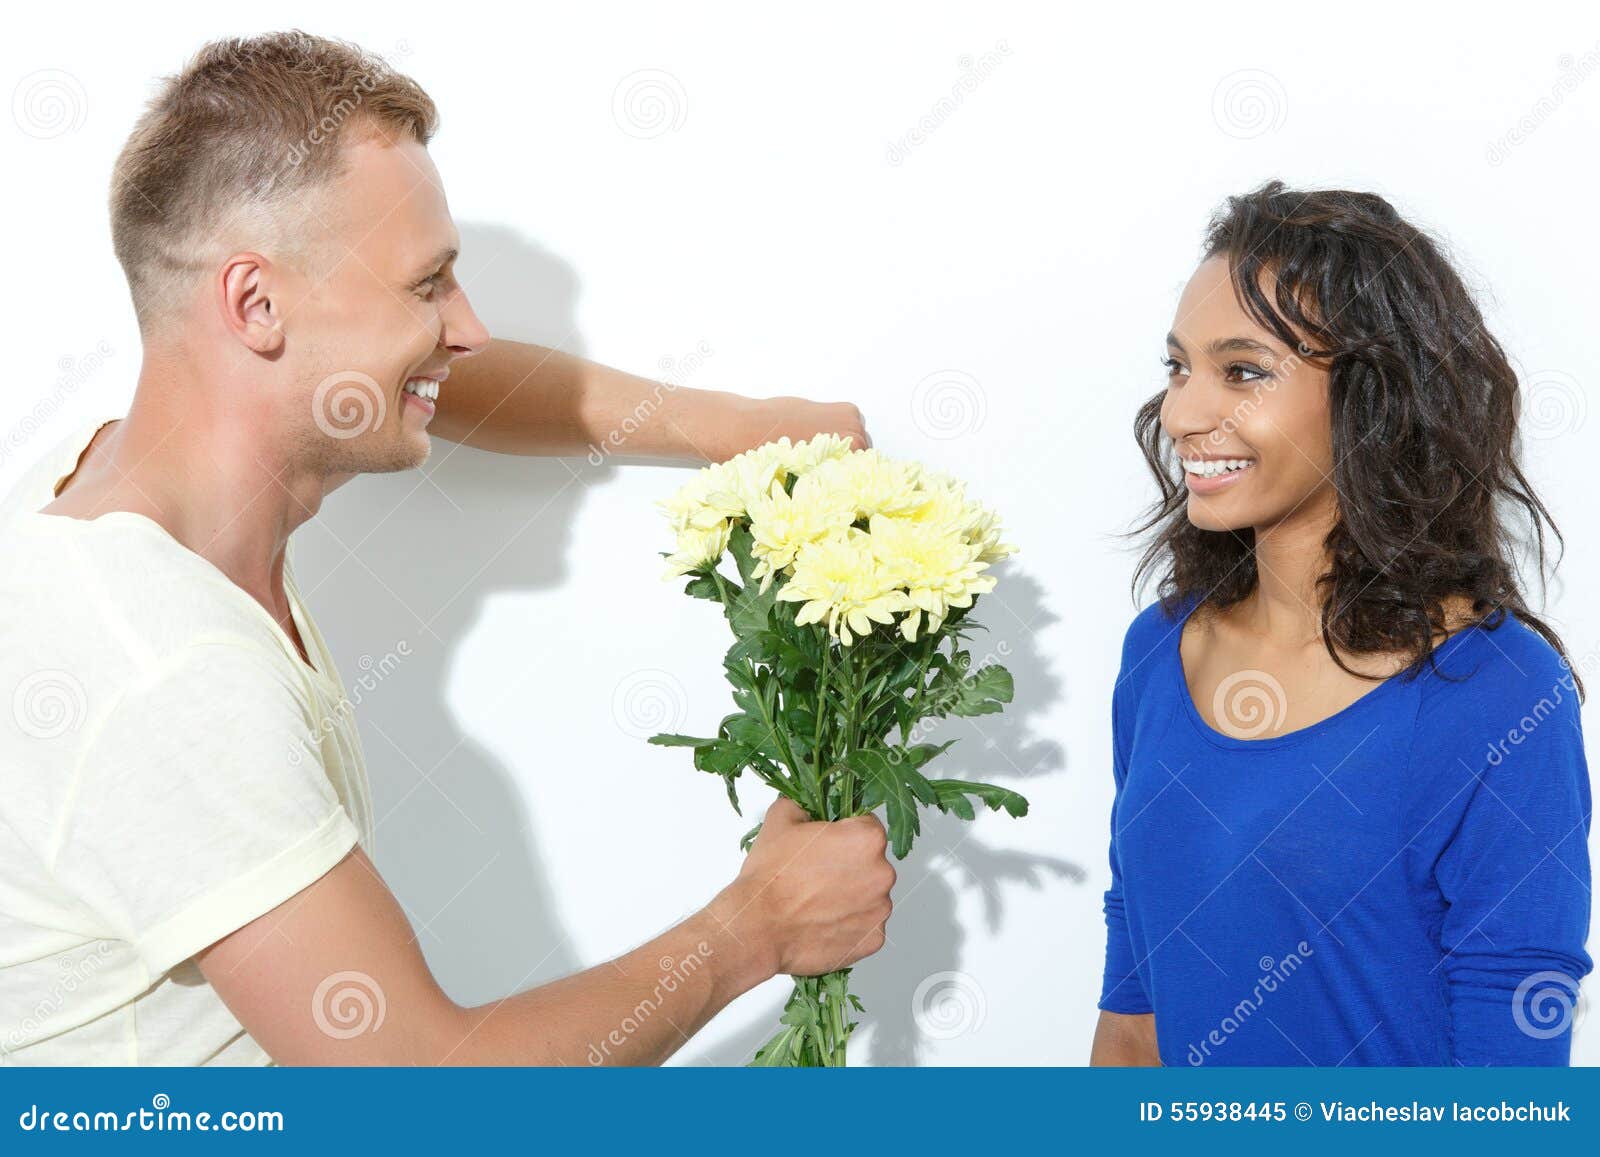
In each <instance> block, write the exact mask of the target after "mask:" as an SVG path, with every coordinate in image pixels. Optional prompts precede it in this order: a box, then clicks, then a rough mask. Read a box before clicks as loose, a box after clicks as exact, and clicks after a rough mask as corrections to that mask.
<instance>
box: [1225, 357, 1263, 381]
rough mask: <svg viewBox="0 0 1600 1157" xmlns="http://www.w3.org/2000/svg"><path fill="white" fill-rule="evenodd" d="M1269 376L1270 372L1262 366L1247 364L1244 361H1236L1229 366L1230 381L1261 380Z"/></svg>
mask: <svg viewBox="0 0 1600 1157" xmlns="http://www.w3.org/2000/svg"><path fill="white" fill-rule="evenodd" d="M1269 376H1270V375H1269V373H1268V372H1267V371H1266V370H1264V369H1262V368H1261V367H1260V366H1252V365H1247V364H1245V363H1244V362H1234V363H1233V364H1232V365H1231V366H1229V367H1228V380H1229V381H1230V382H1259V381H1260V380H1261V379H1263V378H1265V377H1269Z"/></svg>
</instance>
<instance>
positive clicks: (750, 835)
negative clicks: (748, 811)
mask: <svg viewBox="0 0 1600 1157" xmlns="http://www.w3.org/2000/svg"><path fill="white" fill-rule="evenodd" d="M760 834H761V825H760V824H757V825H756V826H755V827H753V828H751V829H750V830H749V831H747V832H745V834H744V835H742V836H740V837H739V850H740V851H741V852H748V851H749V850H750V848H751V846H752V845H753V844H754V843H755V842H756V837H757V836H759V835H760Z"/></svg>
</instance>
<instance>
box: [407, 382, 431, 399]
mask: <svg viewBox="0 0 1600 1157" xmlns="http://www.w3.org/2000/svg"><path fill="white" fill-rule="evenodd" d="M405 391H406V393H408V394H415V395H417V397H419V398H426V399H428V401H430V402H431V401H434V400H435V399H436V398H438V396H439V382H438V379H436V378H409V379H407V381H406V385H405Z"/></svg>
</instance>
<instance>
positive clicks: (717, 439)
mask: <svg viewBox="0 0 1600 1157" xmlns="http://www.w3.org/2000/svg"><path fill="white" fill-rule="evenodd" d="M428 430H429V432H430V433H432V434H437V435H438V436H439V437H441V438H447V439H449V440H450V441H452V442H464V443H466V444H467V445H469V446H474V447H477V448H478V449H480V450H494V451H498V452H500V453H505V454H561V455H587V454H590V453H592V452H596V451H597V452H599V453H600V454H603V455H606V456H610V455H613V454H620V455H630V456H642V457H653V458H675V459H680V460H684V461H691V462H721V461H724V460H725V459H728V458H731V457H733V455H735V454H737V453H739V452H740V451H743V450H748V449H750V448H751V447H752V446H758V445H760V444H761V443H762V442H768V441H771V440H773V439H776V438H780V437H784V436H785V435H787V436H788V437H789V438H791V439H794V440H796V441H798V440H800V439H802V438H809V437H810V436H811V435H813V434H818V433H831V434H838V435H840V436H845V435H849V436H852V437H854V439H855V442H856V445H857V447H858V448H861V447H865V446H867V445H868V444H869V441H868V439H867V434H866V429H865V427H864V426H863V425H862V421H861V412H860V411H859V410H858V409H857V408H856V407H855V406H854V405H853V404H851V403H849V402H812V401H808V400H806V399H804V398H795V397H780V398H765V399H756V398H747V397H743V396H741V395H739V394H732V393H726V392H723V391H721V390H698V389H690V388H689V387H688V386H682V385H676V384H673V383H669V382H660V381H653V380H651V379H649V378H641V377H637V376H635V375H633V374H626V373H623V372H622V371H621V370H614V369H608V368H607V367H605V366H602V365H599V364H597V363H595V362H591V361H586V360H584V359H583V358H578V357H574V356H572V355H571V354H567V353H562V352H561V351H560V350H553V349H546V348H545V347H543V346H537V345H529V344H527V343H524V342H515V341H501V340H495V341H492V342H490V343H489V346H488V348H487V349H485V350H483V351H482V352H481V353H478V354H474V355H473V356H472V357H468V358H462V359H460V360H459V361H457V362H456V363H455V364H454V365H453V366H452V367H451V370H450V378H449V380H448V381H447V382H446V383H445V384H444V388H443V389H442V390H440V392H439V402H438V410H437V412H436V413H435V414H434V416H433V420H432V422H430V423H429V426H428Z"/></svg>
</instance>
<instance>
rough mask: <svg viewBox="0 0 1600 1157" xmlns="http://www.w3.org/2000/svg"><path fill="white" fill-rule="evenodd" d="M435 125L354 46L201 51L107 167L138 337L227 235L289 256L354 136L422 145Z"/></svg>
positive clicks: (394, 79)
mask: <svg viewBox="0 0 1600 1157" xmlns="http://www.w3.org/2000/svg"><path fill="white" fill-rule="evenodd" d="M437 126H438V110H437V109H435V107H434V104H433V101H432V99H431V98H430V97H429V96H428V94H427V93H426V92H424V91H423V90H422V88H421V86H420V85H418V84H417V83H416V82H415V81H414V80H412V79H411V78H410V77H408V76H405V75H403V74H401V73H399V72H397V71H395V70H394V69H393V68H392V67H390V66H389V65H388V64H387V63H386V62H385V61H383V60H382V59H381V58H380V57H377V56H374V55H372V54H370V53H368V52H365V51H363V50H362V49H360V48H358V47H357V46H355V45H353V44H347V43H345V42H343V41H338V40H328V39H324V38H323V37H320V36H311V35H309V34H307V33H304V32H275V33H271V34H268V35H264V36H255V37H250V38H248V39H240V38H233V39H228V40H217V41H213V42H212V43H210V44H207V45H206V46H205V47H204V48H202V49H201V50H200V51H199V53H197V54H196V55H195V57H194V59H193V60H191V61H190V62H189V63H188V65H187V66H186V67H185V68H184V69H183V71H182V72H180V73H178V74H177V75H176V76H170V77H167V78H166V79H165V80H164V81H163V82H162V84H161V88H160V90H159V91H158V92H157V94H156V96H155V97H154V99H152V100H151V102H150V106H149V107H148V108H147V109H146V110H145V112H144V115H143V116H141V117H140V118H139V121H138V123H137V124H136V125H135V126H134V129H133V132H132V133H131V134H130V135H129V137H128V141H127V144H125V145H124V146H123V148H122V153H121V155H120V156H119V157H118V158H117V164H116V168H115V169H114V170H113V175H112V182H111V240H112V245H113V246H114V248H115V249H116V254H117V260H118V261H120V262H121V263H122V268H123V271H124V273H126V274H127V278H128V288H129V290H130V292H131V293H132V295H133V306H134V311H135V312H136V313H137V314H138V317H139V326H140V328H141V330H144V331H146V332H149V331H150V330H151V329H152V327H153V326H154V325H155V323H156V322H157V321H158V320H159V319H160V318H161V317H163V316H164V315H165V314H166V313H167V312H168V311H169V310H170V308H171V307H172V306H173V305H174V304H175V303H177V302H178V301H180V300H182V298H183V297H184V296H185V295H186V294H187V292H189V291H190V289H191V287H192V281H193V278H194V277H195V275H196V274H198V273H200V272H202V271H204V270H205V269H206V268H208V267H209V264H210V262H212V261H214V260H220V259H221V258H222V257H225V256H226V254H225V253H223V252H221V251H220V248H219V247H221V246H224V245H226V244H228V242H229V240H230V238H232V237H234V236H239V235H242V236H249V235H251V234H252V233H255V235H256V238H257V239H256V241H255V242H254V243H255V244H261V245H267V244H274V243H275V244H277V245H279V246H281V247H286V248H288V249H290V250H296V249H297V248H298V247H297V241H298V240H300V239H299V238H297V237H296V236H295V234H296V232H297V230H296V228H295V225H294V223H293V220H292V218H299V219H300V220H301V221H304V220H305V219H306V217H307V216H309V212H307V213H285V212H284V210H285V208H286V207H289V206H292V205H294V204H295V203H296V202H298V201H300V200H302V199H304V198H305V197H306V196H307V195H308V194H309V193H310V192H312V191H313V190H315V189H317V188H318V187H319V186H323V185H326V184H327V183H329V182H331V181H332V180H334V179H336V178H337V177H338V176H339V175H340V174H341V173H342V172H343V171H344V164H345V162H344V152H345V150H344V145H345V144H346V143H347V142H348V141H349V140H351V139H353V137H355V136H356V135H357V134H374V133H376V134H381V135H388V136H404V135H409V136H410V137H412V138H414V139H415V140H416V141H417V142H419V143H420V144H424V145H425V144H427V143H428V141H429V139H430V138H431V137H432V136H433V133H434V130H435V129H436V128H437ZM263 231H264V232H263Z"/></svg>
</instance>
